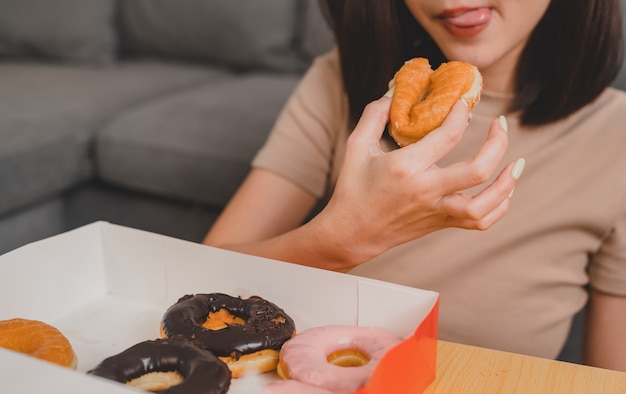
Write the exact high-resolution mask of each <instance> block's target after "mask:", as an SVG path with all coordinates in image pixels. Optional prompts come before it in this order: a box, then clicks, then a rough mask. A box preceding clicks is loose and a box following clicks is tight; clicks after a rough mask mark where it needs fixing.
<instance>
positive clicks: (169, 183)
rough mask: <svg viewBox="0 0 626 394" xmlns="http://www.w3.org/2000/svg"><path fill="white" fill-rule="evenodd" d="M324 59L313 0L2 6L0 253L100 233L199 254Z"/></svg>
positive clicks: (328, 40)
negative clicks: (306, 78)
mask: <svg viewBox="0 0 626 394" xmlns="http://www.w3.org/2000/svg"><path fill="white" fill-rule="evenodd" d="M331 45H332V34H331V33H330V30H329V29H328V26H327V25H326V23H325V21H324V19H323V17H322V16H321V13H320V11H319V9H318V3H317V1H314V0H263V1H258V0H55V1H49V0H19V1H15V0H0V254H1V253H4V252H7V251H9V250H11V249H14V248H16V247H18V246H21V245H24V244H26V243H28V242H31V241H35V240H37V239H40V238H44V237H47V236H50V235H53V234H56V233H59V232H62V231H66V230H69V229H72V228H74V227H77V226H80V225H82V224H86V223H89V222H92V221H95V220H107V221H111V222H114V223H118V224H122V225H126V226H131V227H136V228H141V229H145V230H149V231H154V232H158V233H162V234H166V235H170V236H175V237H178V238H182V239H187V240H192V241H199V240H201V239H202V237H203V235H204V234H205V233H206V231H207V230H208V228H209V227H210V225H211V224H212V222H213V220H214V218H215V216H216V215H217V214H218V213H219V211H220V210H221V208H222V207H223V205H224V204H225V202H226V201H227V200H228V199H229V197H230V196H231V194H232V193H233V192H234V190H235V189H236V187H237V186H238V184H239V183H240V182H241V181H242V179H243V177H244V176H245V174H246V173H247V171H248V169H249V163H250V160H251V158H252V156H253V155H254V153H255V152H256V150H257V149H258V148H259V147H260V145H261V144H262V142H263V141H264V139H265V137H266V135H267V133H268V132H269V130H270V128H271V126H272V124H273V121H274V119H275V117H276V116H277V114H278V112H279V111H280V108H281V107H282V105H283V104H284V102H285V101H286V99H287V97H288V96H289V94H290V92H291V91H292V89H293V88H294V87H295V85H296V83H297V81H298V79H299V78H300V76H301V75H302V73H303V71H304V70H305V69H306V67H307V66H308V65H309V64H310V62H311V60H312V58H313V57H314V56H316V55H317V54H320V53H322V52H324V51H327V50H328V49H330V47H331Z"/></svg>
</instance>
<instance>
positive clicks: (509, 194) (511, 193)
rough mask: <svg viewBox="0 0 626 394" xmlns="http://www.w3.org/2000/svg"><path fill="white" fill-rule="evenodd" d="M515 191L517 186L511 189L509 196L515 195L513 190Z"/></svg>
mask: <svg viewBox="0 0 626 394" xmlns="http://www.w3.org/2000/svg"><path fill="white" fill-rule="evenodd" d="M514 191H515V187H514V188H513V189H511V193H509V198H511V197H513V192H514Z"/></svg>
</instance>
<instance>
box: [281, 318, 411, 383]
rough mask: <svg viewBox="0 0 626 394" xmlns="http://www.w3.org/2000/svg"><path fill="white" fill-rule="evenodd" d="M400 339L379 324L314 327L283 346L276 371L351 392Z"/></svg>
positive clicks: (368, 375) (289, 377)
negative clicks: (378, 326)
mask: <svg viewBox="0 0 626 394" xmlns="http://www.w3.org/2000/svg"><path fill="white" fill-rule="evenodd" d="M401 341H402V338H400V337H399V336H397V335H395V334H393V333H391V332H389V331H386V330H383V329H380V328H376V327H356V326H344V325H330V326H321V327H316V328H311V329H308V330H305V331H303V332H301V333H299V334H297V335H295V336H294V337H292V338H291V339H290V340H288V341H287V342H286V343H285V344H284V345H283V347H282V348H281V350H280V361H279V363H278V368H277V372H278V375H279V376H280V377H281V378H283V379H292V380H297V381H299V382H301V383H305V384H308V385H312V386H316V387H320V388H323V389H325V390H328V391H332V392H346V393H351V392H353V391H356V390H358V389H359V388H360V387H362V386H363V385H364V384H365V383H366V382H367V380H368V379H369V377H370V375H371V374H372V372H373V371H374V368H376V364H378V362H379V361H380V359H381V358H382V357H383V355H384V354H385V353H386V352H387V350H389V349H390V348H391V347H393V346H395V345H396V344H398V343H400V342H401ZM346 367H349V368H346Z"/></svg>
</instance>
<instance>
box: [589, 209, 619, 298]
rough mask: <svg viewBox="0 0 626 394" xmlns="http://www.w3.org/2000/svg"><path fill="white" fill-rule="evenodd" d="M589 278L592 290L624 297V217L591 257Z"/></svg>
mask: <svg viewBox="0 0 626 394" xmlns="http://www.w3.org/2000/svg"><path fill="white" fill-rule="evenodd" d="M589 278H590V283H591V286H592V287H593V288H594V289H597V290H599V291H602V292H604V293H608V294H614V295H619V296H626V215H624V216H622V217H621V218H620V220H619V221H618V222H617V223H616V225H615V226H614V227H613V228H612V229H611V231H610V233H609V234H608V236H607V237H606V238H605V240H604V242H603V244H602V247H601V248H600V250H599V251H598V253H596V254H595V256H594V257H593V259H592V261H591V264H590V266H589Z"/></svg>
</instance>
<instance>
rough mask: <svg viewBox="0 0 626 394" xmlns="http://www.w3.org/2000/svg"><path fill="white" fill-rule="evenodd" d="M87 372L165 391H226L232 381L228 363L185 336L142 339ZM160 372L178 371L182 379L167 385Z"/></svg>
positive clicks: (203, 393)
mask: <svg viewBox="0 0 626 394" xmlns="http://www.w3.org/2000/svg"><path fill="white" fill-rule="evenodd" d="M87 373H88V374H90V375H95V376H100V377H103V378H107V379H110V380H114V381H116V382H120V383H127V384H129V385H131V386H135V387H139V386H141V385H143V386H144V387H143V388H146V389H148V390H149V391H152V392H155V393H162V394H222V393H226V392H227V391H228V388H229V387H230V380H231V373H230V370H229V369H228V367H227V366H226V364H224V362H222V361H221V360H220V359H219V358H217V357H215V356H214V355H213V354H211V352H209V351H206V350H203V349H201V348H199V347H197V346H195V345H194V344H193V343H191V342H190V341H188V340H186V339H184V338H168V339H156V340H148V341H144V342H140V343H138V344H136V345H134V346H131V347H130V348H128V349H126V350H125V351H123V352H121V353H119V354H117V355H115V356H112V357H109V358H107V359H105V360H104V361H102V362H101V363H100V364H98V365H97V366H96V367H95V368H94V369H92V370H90V371H88V372H87ZM159 373H175V374H176V375H177V376H178V379H179V381H180V382H176V383H177V384H175V385H171V386H170V385H169V384H165V383H163V375H159ZM140 379H141V380H142V382H141V383H136V384H133V382H135V381H139V380H140ZM168 379H171V378H168ZM158 385H160V386H161V387H156V386H158Z"/></svg>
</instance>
